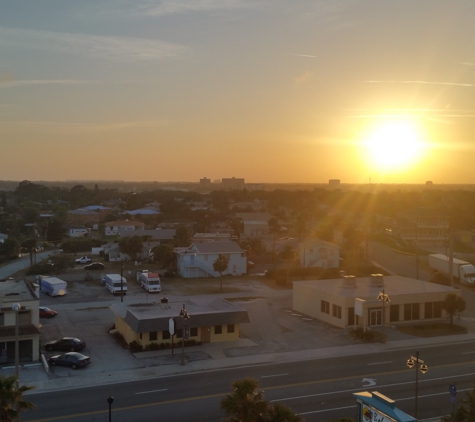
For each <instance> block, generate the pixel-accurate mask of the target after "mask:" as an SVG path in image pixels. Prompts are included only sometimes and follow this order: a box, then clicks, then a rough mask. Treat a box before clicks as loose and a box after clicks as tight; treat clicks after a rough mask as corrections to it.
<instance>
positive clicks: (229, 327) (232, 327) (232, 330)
mask: <svg viewBox="0 0 475 422" xmlns="http://www.w3.org/2000/svg"><path fill="white" fill-rule="evenodd" d="M228 333H234V324H228Z"/></svg>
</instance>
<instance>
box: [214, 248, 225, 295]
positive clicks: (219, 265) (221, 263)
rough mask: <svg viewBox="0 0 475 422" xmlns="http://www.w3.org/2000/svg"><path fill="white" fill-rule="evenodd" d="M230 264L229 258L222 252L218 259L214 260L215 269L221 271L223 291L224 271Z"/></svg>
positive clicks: (220, 277)
mask: <svg viewBox="0 0 475 422" xmlns="http://www.w3.org/2000/svg"><path fill="white" fill-rule="evenodd" d="M228 264H229V259H228V258H226V256H224V255H222V254H219V255H218V257H217V258H216V261H214V262H213V269H214V270H215V271H217V272H218V273H219V279H220V280H219V281H220V285H221V291H223V271H226V269H227V268H228Z"/></svg>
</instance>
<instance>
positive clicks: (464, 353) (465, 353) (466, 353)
mask: <svg viewBox="0 0 475 422" xmlns="http://www.w3.org/2000/svg"><path fill="white" fill-rule="evenodd" d="M470 353H475V352H463V353H462V355H469V354H470Z"/></svg>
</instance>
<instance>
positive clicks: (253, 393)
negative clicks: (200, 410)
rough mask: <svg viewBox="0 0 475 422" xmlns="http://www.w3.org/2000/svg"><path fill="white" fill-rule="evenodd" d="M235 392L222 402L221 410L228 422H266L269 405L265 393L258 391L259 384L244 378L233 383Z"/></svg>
mask: <svg viewBox="0 0 475 422" xmlns="http://www.w3.org/2000/svg"><path fill="white" fill-rule="evenodd" d="M232 387H233V392H232V393H231V394H227V395H226V396H225V397H224V398H223V399H222V400H221V409H223V410H224V411H225V412H226V416H227V418H226V422H264V421H265V420H266V419H265V418H266V416H267V412H268V410H269V403H268V402H267V401H265V400H264V393H263V392H262V391H257V387H258V382H257V381H256V380H254V379H252V378H244V379H242V380H238V381H234V382H233V383H232Z"/></svg>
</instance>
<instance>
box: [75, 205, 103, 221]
mask: <svg viewBox="0 0 475 422" xmlns="http://www.w3.org/2000/svg"><path fill="white" fill-rule="evenodd" d="M101 219H102V215H101V213H99V212H97V211H91V210H84V209H81V208H79V209H77V210H70V211H68V217H67V220H68V223H71V224H78V225H81V224H88V223H90V224H98V223H99V221H101Z"/></svg>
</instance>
